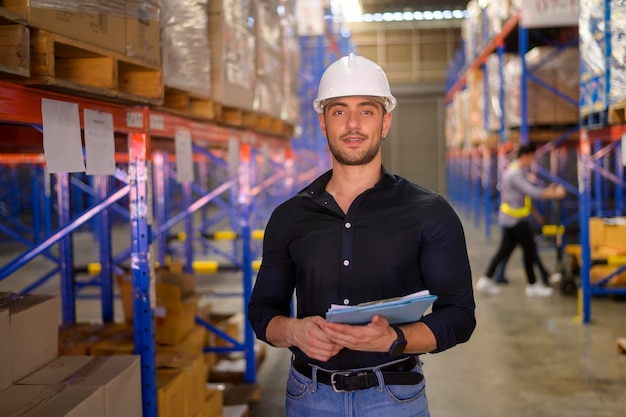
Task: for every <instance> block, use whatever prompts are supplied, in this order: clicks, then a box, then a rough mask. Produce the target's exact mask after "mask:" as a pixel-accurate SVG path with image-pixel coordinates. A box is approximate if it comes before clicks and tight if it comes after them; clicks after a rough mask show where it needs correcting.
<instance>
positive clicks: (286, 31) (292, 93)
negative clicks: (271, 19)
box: [280, 0, 301, 125]
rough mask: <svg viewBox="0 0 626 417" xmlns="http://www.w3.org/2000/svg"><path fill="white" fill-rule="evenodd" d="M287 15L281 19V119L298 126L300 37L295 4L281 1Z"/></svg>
mask: <svg viewBox="0 0 626 417" xmlns="http://www.w3.org/2000/svg"><path fill="white" fill-rule="evenodd" d="M281 3H283V7H284V8H285V14H284V15H283V16H282V17H281V19H280V26H281V31H282V36H281V40H282V42H281V48H280V54H281V61H282V77H281V78H282V80H283V81H282V90H283V92H282V96H283V102H282V110H281V119H282V120H284V121H286V122H287V123H289V124H292V125H297V124H298V122H299V117H300V99H299V97H298V87H299V82H300V62H301V53H300V36H298V31H297V30H298V28H297V21H296V19H295V10H294V9H295V4H294V3H293V2H289V1H285V0H281Z"/></svg>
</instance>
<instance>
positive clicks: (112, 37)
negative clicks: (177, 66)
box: [0, 0, 161, 67]
mask: <svg viewBox="0 0 626 417" xmlns="http://www.w3.org/2000/svg"><path fill="white" fill-rule="evenodd" d="M0 4H1V6H2V7H4V8H6V9H8V10H10V11H12V12H15V13H18V14H19V15H22V16H25V17H26V18H27V20H28V24H29V26H31V27H35V28H39V29H44V30H47V31H49V32H52V33H56V34H59V35H63V36H67V37H68V38H72V39H77V40H80V41H83V42H86V43H88V44H91V45H94V46H98V47H101V48H105V49H107V50H110V51H114V52H119V53H122V54H128V55H129V56H132V57H136V58H138V59H140V60H142V61H143V62H145V63H147V64H150V65H153V66H157V67H158V66H160V65H161V35H160V31H159V19H160V4H159V0H106V1H105V0H2V1H1V2H0Z"/></svg>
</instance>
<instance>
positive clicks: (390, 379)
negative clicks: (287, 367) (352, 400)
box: [293, 356, 424, 392]
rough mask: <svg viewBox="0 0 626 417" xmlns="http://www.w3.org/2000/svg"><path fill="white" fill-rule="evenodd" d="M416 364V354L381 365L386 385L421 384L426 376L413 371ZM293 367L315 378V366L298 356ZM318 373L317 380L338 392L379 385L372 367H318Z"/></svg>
mask: <svg viewBox="0 0 626 417" xmlns="http://www.w3.org/2000/svg"><path fill="white" fill-rule="evenodd" d="M415 365H417V359H415V357H414V356H410V357H408V358H407V359H406V360H404V361H402V362H399V363H394V364H393V365H388V366H385V367H381V368H380V370H381V371H382V373H383V380H384V381H385V385H416V384H419V383H420V382H422V380H423V379H424V376H423V375H422V374H420V373H419V372H411V370H412V369H413V368H415ZM293 368H294V369H295V370H296V371H298V372H300V373H301V374H302V375H304V376H306V377H307V378H313V367H311V365H309V364H308V363H306V362H302V361H301V360H299V359H297V358H296V359H294V360H293ZM316 375H317V382H320V383H322V384H326V385H330V386H331V387H333V390H335V391H336V392H345V391H357V390H363V389H368V388H372V387H377V386H378V385H379V384H378V378H377V377H376V373H375V372H374V371H373V370H371V369H368V370H362V371H336V372H328V371H323V370H321V369H318V370H317V373H316Z"/></svg>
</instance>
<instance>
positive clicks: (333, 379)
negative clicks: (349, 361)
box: [330, 372, 350, 392]
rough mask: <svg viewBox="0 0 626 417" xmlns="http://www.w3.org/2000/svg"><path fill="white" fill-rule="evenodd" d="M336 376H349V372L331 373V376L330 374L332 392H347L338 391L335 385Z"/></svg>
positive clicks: (343, 390)
mask: <svg viewBox="0 0 626 417" xmlns="http://www.w3.org/2000/svg"><path fill="white" fill-rule="evenodd" d="M337 375H339V376H349V375H350V373H349V372H333V373H332V374H330V386H331V387H333V391H335V392H348V390H345V389H339V388H337V386H336V385H335V384H336V381H335V377H336V376H337Z"/></svg>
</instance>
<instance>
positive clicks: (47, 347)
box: [6, 294, 61, 382]
mask: <svg viewBox="0 0 626 417" xmlns="http://www.w3.org/2000/svg"><path fill="white" fill-rule="evenodd" d="M6 306H7V307H8V308H9V316H10V317H9V322H10V323H9V325H10V329H11V330H10V336H9V338H10V343H11V356H10V358H11V359H10V361H11V379H12V381H13V382H15V381H18V380H20V379H22V378H24V377H25V376H27V375H29V374H30V373H32V372H33V371H36V370H37V369H39V368H41V367H42V366H44V365H46V364H48V363H49V362H51V361H53V360H54V359H55V358H56V357H57V355H58V345H59V312H60V310H61V306H60V300H59V297H58V296H51V295H34V294H32V295H24V296H22V297H19V298H18V299H15V300H11V301H10V302H9V303H8V304H7V305H6Z"/></svg>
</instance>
